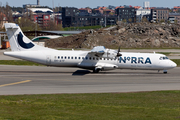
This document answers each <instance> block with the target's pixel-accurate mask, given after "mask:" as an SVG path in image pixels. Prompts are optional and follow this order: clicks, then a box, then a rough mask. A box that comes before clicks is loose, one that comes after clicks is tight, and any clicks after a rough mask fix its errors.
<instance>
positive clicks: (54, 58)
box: [4, 23, 177, 73]
mask: <svg viewBox="0 0 180 120" xmlns="http://www.w3.org/2000/svg"><path fill="white" fill-rule="evenodd" d="M5 28H6V32H7V35H8V40H9V42H10V46H11V51H10V52H4V55H8V56H11V57H15V58H20V59H23V60H27V61H32V62H36V63H40V64H43V65H47V66H56V67H79V68H83V69H88V70H93V72H95V73H98V72H99V71H107V70H114V69H135V70H157V71H160V70H162V71H163V72H164V73H167V70H168V69H172V68H174V67H176V66H177V65H176V63H174V62H173V61H171V60H170V59H168V58H167V57H166V56H165V55H163V54H156V53H130V52H129V53H128V52H120V48H119V49H118V50H112V49H106V48H105V47H104V46H96V47H94V48H93V49H92V50H90V51H74V50H67V51H64V50H55V49H51V48H47V47H43V46H39V45H37V44H35V43H33V42H32V41H31V40H30V39H29V38H27V37H26V36H25V35H24V34H23V32H22V31H21V29H20V27H19V26H18V25H17V24H14V23H6V24H5Z"/></svg>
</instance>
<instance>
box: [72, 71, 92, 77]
mask: <svg viewBox="0 0 180 120" xmlns="http://www.w3.org/2000/svg"><path fill="white" fill-rule="evenodd" d="M89 73H91V72H90V71H89V70H77V71H75V72H74V73H73V74H72V75H77V76H83V75H86V74H89Z"/></svg>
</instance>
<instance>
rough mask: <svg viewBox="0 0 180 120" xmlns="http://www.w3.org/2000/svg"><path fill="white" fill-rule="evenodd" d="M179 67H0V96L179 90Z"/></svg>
mask: <svg viewBox="0 0 180 120" xmlns="http://www.w3.org/2000/svg"><path fill="white" fill-rule="evenodd" d="M179 71H180V67H177V68H174V69H172V70H168V74H163V73H162V71H161V72H159V73H158V71H149V70H148V71H143V70H119V69H118V70H113V71H106V72H100V73H98V74H95V73H91V71H88V70H82V69H78V68H60V67H58V68H56V67H44V66H42V67H38V66H11V65H0V95H21V94H61V93H111V92H139V91H158V90H180V74H179V73H180V72H179Z"/></svg>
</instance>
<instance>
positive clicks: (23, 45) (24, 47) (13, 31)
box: [5, 23, 46, 51]
mask: <svg viewBox="0 0 180 120" xmlns="http://www.w3.org/2000/svg"><path fill="white" fill-rule="evenodd" d="M5 28H6V32H7V35H8V39H9V43H10V46H11V50H12V51H29V50H32V51H37V50H42V49H46V48H45V47H42V46H39V45H37V44H35V43H33V42H32V41H31V40H30V39H29V38H27V37H26V36H25V35H24V34H23V32H22V31H21V29H20V27H19V26H18V25H17V24H15V23H5Z"/></svg>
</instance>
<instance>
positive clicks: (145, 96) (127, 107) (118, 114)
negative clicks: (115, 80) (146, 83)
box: [0, 91, 180, 120]
mask: <svg viewBox="0 0 180 120" xmlns="http://www.w3.org/2000/svg"><path fill="white" fill-rule="evenodd" d="M179 101H180V91H157V92H140V93H99V94H54V95H16V96H0V106H1V107H0V119H10V120H19V119H23V120H24V119H28V120H29V119H33V120H42V119H48V120H51V119H63V120H69V119H71V120H72V119H73V120H80V119H81V120H82V119H83V120H84V119H85V120H124V119H126V120H127V119H128V120H152V119H153V120H167V119H168V120H174V119H180V114H179V113H180V102H179Z"/></svg>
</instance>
